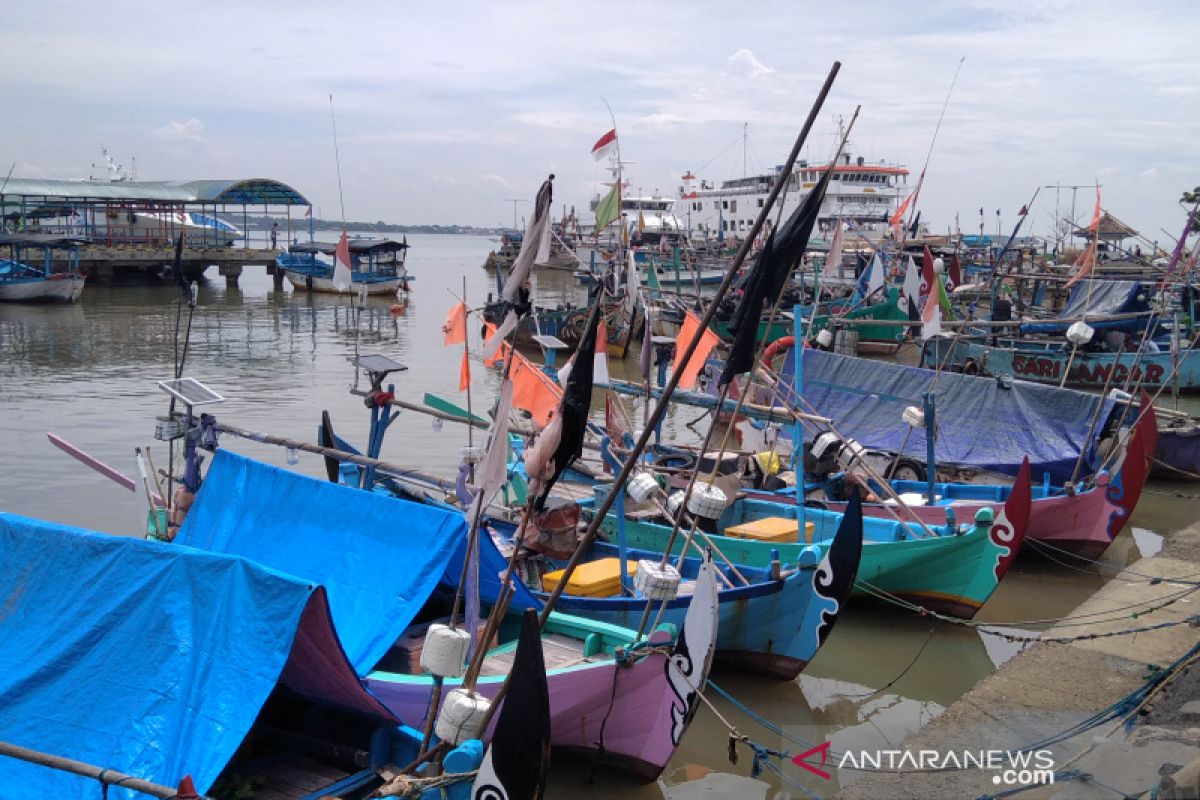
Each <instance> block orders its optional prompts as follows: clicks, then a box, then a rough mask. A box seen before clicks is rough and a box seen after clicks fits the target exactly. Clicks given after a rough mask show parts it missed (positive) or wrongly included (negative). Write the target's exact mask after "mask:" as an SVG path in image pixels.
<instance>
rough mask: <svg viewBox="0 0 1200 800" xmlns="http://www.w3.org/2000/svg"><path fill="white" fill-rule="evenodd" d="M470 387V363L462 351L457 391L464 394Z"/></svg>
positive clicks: (465, 353) (464, 351) (465, 352)
mask: <svg viewBox="0 0 1200 800" xmlns="http://www.w3.org/2000/svg"><path fill="white" fill-rule="evenodd" d="M470 385H471V362H470V360H468V359H467V351H466V350H463V355H462V365H461V366H459V368H458V390H459V391H460V392H465V391H466V390H467V388H468V387H469V386H470Z"/></svg>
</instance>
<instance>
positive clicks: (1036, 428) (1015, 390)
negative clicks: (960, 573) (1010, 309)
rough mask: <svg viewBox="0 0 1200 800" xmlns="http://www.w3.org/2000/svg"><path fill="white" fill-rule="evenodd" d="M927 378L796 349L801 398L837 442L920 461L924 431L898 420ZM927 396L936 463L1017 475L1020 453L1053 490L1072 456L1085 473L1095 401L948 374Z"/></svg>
mask: <svg viewBox="0 0 1200 800" xmlns="http://www.w3.org/2000/svg"><path fill="white" fill-rule="evenodd" d="M794 358H795V350H794V348H793V349H792V350H790V351H788V355H787V360H786V362H785V364H784V367H783V373H784V374H785V375H786V376H787V377H786V378H785V381H786V383H787V384H788V385H789V386H790V385H791V383H792V377H791V376H792V375H793V372H794V369H795V361H794ZM933 375H934V372H933V370H929V369H923V368H921V367H910V366H904V365H902V364H892V363H888V362H883V361H869V360H867V359H862V358H851V357H848V356H841V355H837V354H836V353H827V352H824V351H820V350H805V351H804V375H803V383H802V385H803V394H804V398H805V400H806V401H807V402H808V403H809V404H810V405H811V406H812V407H813V408H814V409H815V410H816V413H818V414H820V415H823V416H827V417H830V418H831V419H833V424H834V427H836V428H837V430H838V431H839V432H840V433H841V434H842V435H844V436H848V437H852V438H854V439H857V440H858V441H859V442H860V443H862V444H863V445H864V446H866V447H868V448H872V449H877V450H887V451H891V452H900V451H903V452H904V453H905V454H906V455H907V456H909V457H911V458H914V459H916V460H918V461H921V462H924V461H925V432H924V430H915V431H914V430H912V429H911V428H909V426H908V425H907V424H906V423H905V422H904V421H903V419H902V418H901V414H902V413H903V412H904V409H905V408H906V407H907V406H917V407H918V408H920V407H921V406H922V402H923V398H924V395H925V393H926V392H928V391H930V389H929V386H930V382H931V381H932V378H933ZM933 394H934V400H935V409H936V419H937V438H936V446H935V450H934V453H935V456H936V458H937V461H938V463H939V464H956V465H961V466H965V467H975V468H979V469H988V470H994V471H996V472H1001V473H1004V474H1006V475H1016V474H1017V470H1018V469H1020V467H1021V461H1022V460H1023V459H1024V457H1025V456H1026V455H1028V456H1029V461H1030V464H1031V465H1032V466H1033V469H1034V475H1035V476H1038V477H1040V476H1041V474H1042V473H1044V472H1049V473H1050V476H1051V479H1052V480H1054V481H1056V482H1061V481H1065V480H1070V478H1071V472H1072V470H1073V469H1074V467H1075V461H1076V459H1078V458H1079V453H1080V451H1081V450H1083V451H1085V452H1086V456H1085V460H1084V467H1085V468H1090V467H1091V466H1092V465H1093V457H1094V454H1095V448H1094V442H1091V441H1087V435H1088V427H1089V423H1090V422H1091V417H1092V415H1093V414H1094V413H1095V408H1096V403H1097V401H1098V400H1099V398H1098V397H1097V396H1096V395H1090V394H1087V393H1085V392H1077V391H1073V390H1069V389H1058V388H1056V387H1053V386H1042V385H1038V384H1034V383H1027V382H1024V381H1012V384H1011V387H1010V388H1005V386H1004V385H1002V384H1001V383H1000V382H999V381H997V380H996V379H994V378H983V377H977V376H972V375H963V374H961V373H954V372H942V374H941V375H940V376H938V379H937V385H936V387H934V389H933ZM1103 403H1104V408H1103V409H1102V411H1101V413H1102V416H1101V418H1100V420H1101V423H1103V421H1104V420H1105V419H1106V418H1107V416H1108V413H1109V411H1110V410H1111V408H1112V401H1111V400H1104V401H1103Z"/></svg>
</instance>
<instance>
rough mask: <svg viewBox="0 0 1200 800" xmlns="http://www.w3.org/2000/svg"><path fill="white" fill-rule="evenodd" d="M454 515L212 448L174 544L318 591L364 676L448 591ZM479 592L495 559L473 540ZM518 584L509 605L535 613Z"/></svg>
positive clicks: (459, 553) (492, 584) (452, 578)
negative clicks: (238, 560)
mask: <svg viewBox="0 0 1200 800" xmlns="http://www.w3.org/2000/svg"><path fill="white" fill-rule="evenodd" d="M466 540H467V524H466V521H465V519H464V518H463V515H462V514H460V513H456V512H453V511H447V510H445V509H441V508H435V507H433V506H427V505H421V504H419V503H413V502H409V501H407V500H400V499H397V498H394V497H388V496H385V495H382V494H376V493H373V492H364V491H361V490H359V489H353V488H350V487H348V486H341V485H338V484H334V483H330V482H328V481H323V480H317V479H316V478H310V477H308V476H307V475H301V474H299V473H296V472H291V471H288V470H284V469H279V468H278V467H275V466H272V465H270V464H264V463H262V462H259V461H254V460H252V459H249V458H246V457H244V456H240V455H238V454H236V453H232V452H230V451H228V450H219V451H217V453H216V455H215V456H214V458H213V462H212V466H211V467H210V468H209V471H208V475H207V476H206V477H205V479H204V483H203V485H202V486H201V487H200V491H199V492H198V493H197V495H196V500H195V502H194V503H193V505H192V508H191V510H190V511H189V512H188V516H187V520H186V521H185V522H184V524H183V527H182V528H181V529H180V531H179V535H178V537H176V541H177V542H179V543H180V544H186V545H189V546H192V547H197V548H200V549H204V550H214V551H217V552H221V553H230V554H233V555H240V556H245V557H247V558H251V559H254V560H255V561H258V562H260V563H263V564H267V565H270V566H271V567H273V568H275V569H278V570H280V571H282V572H286V573H288V574H290V575H296V576H299V577H302V578H306V579H308V580H310V581H313V582H314V583H319V584H322V585H323V586H324V587H325V589H326V591H327V592H328V593H329V606H330V608H331V610H332V612H333V620H334V623H335V624H336V626H337V631H338V635H339V637H340V638H341V641H342V646H343V647H344V648H345V650H346V654H347V656H349V658H350V661H351V663H352V664H354V667H355V669H356V670H357V671H358V673H359V674H360V675H363V674H366V673H367V672H369V671H370V670H371V668H373V667H374V666H375V665H376V664H377V663H378V662H379V659H380V658H382V657H383V655H384V653H386V652H387V650H388V648H389V647H391V646H392V644H393V643H394V642H395V641H396V639H397V638H398V637H399V636H400V634H401V633H403V632H404V629H405V628H407V627H408V626H409V624H410V623H411V622H412V620H413V618H414V617H415V616H416V614H417V612H418V611H420V609H421V606H422V605H423V604H424V603H425V601H426V599H428V597H429V595H430V594H431V593H432V592H433V590H434V588H435V587H436V586H437V584H438V583H439V581H443V580H444V581H445V582H446V583H449V584H457V582H458V579H459V576H460V572H461V569H462V558H463V553H464V551H465V545H466ZM480 542H481V545H482V548H481V549H482V555H481V563H480V568H479V578H480V594H481V595H482V596H483V597H484V598H485V599H495V597H496V595H497V593H498V591H499V586H500V581H499V577H498V576H499V574H500V573H501V572H502V571H503V570H504V567H505V565H506V562H505V560H504V559H503V557H502V556H501V555H500V553H499V552H498V551H497V550H496V548H495V546H494V545H493V544H492V542H491V540H490V539H489V538H488V537H486V536H483V537H480ZM536 607H537V601H536V600H534V599H533V597H532V596H530V595H529V593H528V592H527V591H524V590H523V587H522V586H520V584H518V595H517V596H516V597H514V599H513V608H536Z"/></svg>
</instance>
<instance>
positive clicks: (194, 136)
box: [150, 117, 208, 144]
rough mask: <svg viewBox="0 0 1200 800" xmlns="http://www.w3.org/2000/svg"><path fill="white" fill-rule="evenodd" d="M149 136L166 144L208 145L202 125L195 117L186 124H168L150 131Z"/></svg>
mask: <svg viewBox="0 0 1200 800" xmlns="http://www.w3.org/2000/svg"><path fill="white" fill-rule="evenodd" d="M150 136H151V137H152V138H154V139H157V140H159V141H161V142H165V143H167V144H208V141H207V139H205V136H204V123H203V122H201V121H200V120H198V119H196V118H195V117H192V118H191V119H189V120H187V121H186V122H168V123H167V124H166V125H163V126H162V127H161V128H155V129H154V130H152V131H150Z"/></svg>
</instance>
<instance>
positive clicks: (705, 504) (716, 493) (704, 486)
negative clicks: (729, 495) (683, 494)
mask: <svg viewBox="0 0 1200 800" xmlns="http://www.w3.org/2000/svg"><path fill="white" fill-rule="evenodd" d="M687 510H688V511H690V512H691V513H693V514H695V515H696V516H697V517H704V518H705V519H718V518H719V517H720V516H721V514H723V513H725V493H724V492H723V491H721V490H720V489H719V488H718V487H716V486H713V485H712V484H711V483H698V484H696V485H695V486H693V487H692V495H691V497H689V498H688V501H687Z"/></svg>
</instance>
